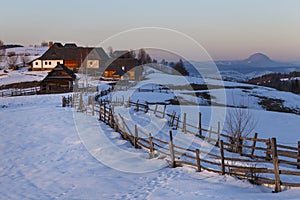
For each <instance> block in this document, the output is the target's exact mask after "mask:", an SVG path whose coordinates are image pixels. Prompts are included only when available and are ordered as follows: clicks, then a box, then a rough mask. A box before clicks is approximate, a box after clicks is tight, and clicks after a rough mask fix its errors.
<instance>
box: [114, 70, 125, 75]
mask: <svg viewBox="0 0 300 200" xmlns="http://www.w3.org/2000/svg"><path fill="white" fill-rule="evenodd" d="M124 74H126V71H124V70H122V69H119V70H117V71H116V72H115V73H114V74H113V75H119V76H123V75H124Z"/></svg>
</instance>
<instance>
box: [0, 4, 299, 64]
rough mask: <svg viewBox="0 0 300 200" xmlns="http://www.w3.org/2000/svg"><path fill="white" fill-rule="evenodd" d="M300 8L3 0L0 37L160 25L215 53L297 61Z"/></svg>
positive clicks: (42, 37)
mask: <svg viewBox="0 0 300 200" xmlns="http://www.w3.org/2000/svg"><path fill="white" fill-rule="evenodd" d="M299 9H300V1H297V0H226V1H218V0H207V1H200V0H195V1H192V0H190V1H182V0H178V1H176V0H161V1H159V0H151V1H141V0H128V1H124V0H119V1H117V0H116V1H108V0H107V1H101V0H85V1H83V0H73V1H72V0H51V1H46V0H26V1H1V11H0V30H1V31H0V40H2V41H4V43H6V44H11V43H14V44H15V43H17V44H22V45H30V44H40V43H41V42H42V41H59V42H62V43H65V42H75V43H77V44H78V45H83V46H87V45H88V46H95V45H97V44H99V43H100V42H101V41H103V40H105V39H106V38H108V37H110V36H111V35H114V34H117V33H119V32H121V31H125V30H128V29H132V28H138V27H163V28H170V29H174V30H177V31H180V32H182V33H185V34H187V35H189V36H190V37H192V38H194V39H195V40H196V41H197V42H198V43H200V44H201V45H202V46H203V47H204V48H205V49H206V50H207V52H208V53H209V54H210V55H211V56H212V57H213V58H214V59H242V58H245V57H248V56H249V55H250V54H252V53H255V52H262V53H265V54H267V55H268V56H270V57H271V58H272V59H275V60H281V61H288V60H292V61H300V11H299ZM113 48H114V49H118V47H117V46H114V47H113ZM182 48H185V47H182ZM186 48H188V47H186ZM190 54H193V52H190ZM196 57H197V55H195V58H196Z"/></svg>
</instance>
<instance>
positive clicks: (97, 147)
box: [0, 70, 300, 200]
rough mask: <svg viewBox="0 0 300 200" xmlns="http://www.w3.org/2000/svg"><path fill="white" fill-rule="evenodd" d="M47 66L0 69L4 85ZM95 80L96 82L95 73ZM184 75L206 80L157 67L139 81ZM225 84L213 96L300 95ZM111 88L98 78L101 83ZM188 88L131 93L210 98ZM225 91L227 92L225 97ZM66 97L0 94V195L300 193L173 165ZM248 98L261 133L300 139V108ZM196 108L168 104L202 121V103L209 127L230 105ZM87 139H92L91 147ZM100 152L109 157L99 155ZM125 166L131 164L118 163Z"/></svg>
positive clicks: (295, 102) (147, 97)
mask: <svg viewBox="0 0 300 200" xmlns="http://www.w3.org/2000/svg"><path fill="white" fill-rule="evenodd" d="M3 73H4V72H3ZM46 74H47V72H27V71H22V70H18V71H11V72H10V73H9V75H2V76H0V85H3V84H9V83H14V82H20V80H22V81H33V80H41V79H42V78H43V77H44V76H45V75H46ZM1 81H2V82H1ZM207 81H208V82H209V83H210V84H211V85H215V86H222V85H223V83H222V82H221V81H218V80H211V79H209V80H207ZM91 82H92V84H91V85H95V83H96V82H97V80H91ZM186 83H195V84H203V83H204V81H203V80H202V79H199V78H188V80H187V81H186V80H184V79H182V77H178V76H177V77H176V76H171V75H166V74H161V73H159V72H156V73H153V74H149V75H148V76H147V80H146V81H145V82H141V83H139V84H140V85H136V86H135V87H140V86H141V85H143V84H144V85H143V87H144V89H145V88H146V89H147V87H148V89H152V88H153V87H154V86H155V85H156V86H157V85H158V84H161V85H166V86H170V87H171V86H181V85H185V84H186ZM224 85H225V87H226V90H225V91H224V90H223V89H222V88H220V89H213V90H210V92H211V95H212V96H214V97H215V99H213V101H215V102H217V103H220V104H225V105H232V104H235V103H236V102H240V101H241V99H245V98H246V97H248V96H249V95H248V94H254V95H258V96H260V95H261V96H266V97H273V98H275V97H276V98H281V99H283V100H284V105H286V106H290V107H292V108H298V107H300V105H299V102H300V101H299V100H300V99H299V95H294V94H291V93H285V92H279V91H276V90H273V89H269V88H264V87H257V86H252V85H245V84H240V83H232V82H224ZM107 88H108V87H107V86H103V85H100V86H99V89H107ZM154 89H155V88H154ZM118 92H119V95H120V97H121V96H122V95H123V96H125V99H126V95H128V94H126V92H123V93H121V92H122V91H118ZM189 92H191V91H189V90H188V88H185V89H182V90H180V89H177V90H174V91H173V93H163V92H162V93H159V92H156V93H150V92H137V91H135V92H133V93H130V94H129V95H131V98H132V99H131V100H132V101H137V100H140V102H144V101H150V102H151V100H152V101H153V102H155V101H156V102H165V101H167V100H169V99H170V98H173V97H174V95H176V96H177V97H178V98H181V99H184V100H186V101H189V102H191V101H194V99H195V98H196V99H198V101H200V102H202V103H203V105H205V99H203V98H201V97H195V96H192V95H190V94H189ZM198 92H207V91H205V90H199V91H198ZM224 94H225V95H227V96H225V98H224ZM61 97H62V95H39V96H28V97H9V98H0V119H1V121H0V161H1V165H0V199H209V200H210V199H299V195H300V189H299V188H292V189H286V188H285V189H284V191H283V192H281V193H277V194H275V193H272V189H270V188H267V187H264V186H257V185H252V184H250V183H249V182H248V181H245V180H239V179H237V178H234V177H230V176H221V175H218V174H215V173H209V172H206V171H204V172H201V173H198V172H196V169H194V168H190V167H177V168H175V169H172V168H169V167H168V164H167V162H166V161H164V160H163V159H152V160H149V159H148V157H149V155H148V153H146V152H145V151H144V150H137V149H134V148H133V147H132V145H131V144H130V143H129V142H127V141H125V140H122V138H121V137H120V135H119V134H118V133H116V132H115V131H114V130H112V129H111V128H109V127H108V126H106V125H105V124H103V123H100V122H98V120H97V119H96V118H95V117H92V116H86V115H85V114H82V113H77V112H73V110H72V109H71V108H63V107H61ZM247 101H249V105H248V106H249V107H250V108H252V113H253V116H254V117H255V118H257V120H258V123H257V126H256V128H255V131H256V132H258V133H259V137H260V138H269V137H277V140H278V142H280V143H281V144H288V145H292V146H295V145H296V143H297V141H298V140H300V136H299V134H298V132H299V128H298V124H299V120H300V118H299V115H295V114H287V113H278V112H269V111H265V110H264V109H263V108H262V107H261V106H260V105H258V99H257V97H255V96H250V98H249V99H247ZM159 109H160V110H161V109H162V108H159ZM178 109H181V111H179V110H178ZM198 109H199V110H195V108H194V107H193V106H189V105H182V106H180V107H179V106H167V111H168V112H169V113H172V111H173V110H175V111H176V112H177V113H179V112H182V111H184V112H186V113H187V119H188V121H189V122H190V123H191V124H197V121H198V116H197V114H198V111H201V113H202V117H203V118H202V122H203V126H204V127H205V128H208V127H209V126H212V127H213V129H216V126H217V121H220V122H221V123H223V121H222V120H223V116H222V115H221V114H220V113H223V109H224V107H217V108H215V109H216V110H215V111H216V113H217V115H216V116H215V117H216V118H215V119H216V120H214V121H213V122H212V123H211V115H212V113H211V107H208V106H199V107H198ZM229 109H230V108H229ZM218 113H219V114H220V115H218ZM78 119H79V120H78ZM79 122H80V123H79ZM80 124H81V125H80ZM82 124H83V125H82ZM100 129H101V130H105V131H104V133H100V132H99V131H98V130H100ZM90 136H91V137H90ZM87 138H88V140H89V141H87V140H86V139H87ZM108 141H109V142H108ZM108 143H109V144H110V145H108ZM88 145H92V149H93V151H91V148H90V146H88ZM111 147H113V148H111ZM116 148H117V149H121V150H124V151H127V152H133V153H135V154H138V155H140V158H143V159H144V161H145V160H146V161H145V162H144V163H143V162H138V160H133V159H132V158H131V157H120V155H119V154H117V153H115V152H113V150H114V149H116ZM101 154H102V158H104V160H100V159H98V157H97V156H99V155H101ZM135 163H138V164H135ZM112 164H113V165H112ZM143 165H144V166H143ZM157 166H159V167H158V168H159V169H158V170H154V171H153V170H148V171H151V172H144V173H141V168H144V169H149V168H150V169H151V168H155V167H157ZM122 167H123V168H124V167H127V169H128V167H131V168H130V170H120V169H122ZM125 171H127V172H125ZM128 171H131V173H130V172H128ZM132 172H139V173H132Z"/></svg>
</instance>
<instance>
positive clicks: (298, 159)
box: [297, 141, 300, 169]
mask: <svg viewBox="0 0 300 200" xmlns="http://www.w3.org/2000/svg"><path fill="white" fill-rule="evenodd" d="M297 156H298V158H297V164H298V165H297V169H300V141H298V154H297Z"/></svg>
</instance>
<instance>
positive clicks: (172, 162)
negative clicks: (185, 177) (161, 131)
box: [169, 131, 176, 168]
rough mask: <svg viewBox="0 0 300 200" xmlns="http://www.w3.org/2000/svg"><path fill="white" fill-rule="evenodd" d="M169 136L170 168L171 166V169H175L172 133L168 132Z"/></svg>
mask: <svg viewBox="0 0 300 200" xmlns="http://www.w3.org/2000/svg"><path fill="white" fill-rule="evenodd" d="M169 134H170V143H169V149H170V157H171V166H172V168H175V167H176V163H175V153H174V146H173V135H172V131H170V132H169Z"/></svg>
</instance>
